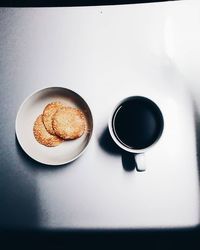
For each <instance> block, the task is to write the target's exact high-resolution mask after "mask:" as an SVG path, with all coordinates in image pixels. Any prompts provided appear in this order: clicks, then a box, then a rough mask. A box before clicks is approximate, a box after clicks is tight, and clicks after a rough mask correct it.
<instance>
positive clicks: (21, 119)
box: [15, 87, 93, 165]
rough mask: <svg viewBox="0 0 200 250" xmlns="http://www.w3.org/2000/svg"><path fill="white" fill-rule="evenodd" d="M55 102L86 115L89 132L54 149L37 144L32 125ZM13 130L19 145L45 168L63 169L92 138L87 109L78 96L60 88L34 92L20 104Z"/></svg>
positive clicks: (91, 121) (89, 113)
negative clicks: (58, 167)
mask: <svg viewBox="0 0 200 250" xmlns="http://www.w3.org/2000/svg"><path fill="white" fill-rule="evenodd" d="M54 101H60V102H62V103H63V104H65V105H66V106H71V107H76V108H78V109H80V110H81V111H82V112H83V113H84V114H85V117H86V121H87V126H88V131H85V133H84V134H83V135H82V136H81V137H80V138H78V139H76V140H70V141H64V142H63V143H61V144H60V145H58V146H57V147H46V146H43V145H41V144H40V143H38V142H37V141H36V139H35V137H34V135H33V125H34V122H35V120H36V118H37V117H38V116H39V115H40V114H42V113H43V110H44V108H45V106H46V105H47V104H48V103H51V102H54ZM15 130H16V136H17V139H18V141H19V144H20V145H21V147H22V149H23V150H24V151H25V152H26V153H27V154H28V155H29V156H30V157H31V158H33V159H34V160H36V161H38V162H40V163H43V164H47V165H62V164H66V163H69V162H71V161H73V160H75V159H76V158H78V157H79V156H80V155H81V154H82V153H83V152H84V150H85V149H86V147H87V145H88V143H89V141H90V138H91V135H92V130H93V119H92V114H91V111H90V108H89V106H88V105H87V103H86V102H85V101H84V99H83V98H82V97H81V96H80V95H78V94H77V93H75V92H74V91H72V90H70V89H66V88H63V87H49V88H45V89H41V90H38V91H36V92H34V93H33V94H32V95H30V96H29V97H27V98H26V99H25V101H24V102H23V103H22V104H21V106H20V108H19V111H18V113H17V117H16V123H15Z"/></svg>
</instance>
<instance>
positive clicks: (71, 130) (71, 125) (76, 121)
mask: <svg viewBox="0 0 200 250" xmlns="http://www.w3.org/2000/svg"><path fill="white" fill-rule="evenodd" d="M52 120H53V122H52V126H53V129H54V131H55V134H56V135H58V136H59V137H61V138H63V139H65V140H72V139H76V138H79V137H81V136H82V135H83V133H84V131H85V128H86V122H85V116H84V114H83V113H82V112H81V111H80V110H79V109H76V108H72V107H62V108H59V109H58V110H57V111H56V113H55V114H54V116H53V119H52Z"/></svg>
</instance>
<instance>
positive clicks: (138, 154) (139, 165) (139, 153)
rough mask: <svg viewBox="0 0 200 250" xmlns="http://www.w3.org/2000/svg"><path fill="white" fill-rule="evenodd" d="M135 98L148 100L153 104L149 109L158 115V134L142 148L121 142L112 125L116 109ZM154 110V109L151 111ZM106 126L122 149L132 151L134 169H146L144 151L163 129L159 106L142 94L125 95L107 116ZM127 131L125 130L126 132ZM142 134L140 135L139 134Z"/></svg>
mask: <svg viewBox="0 0 200 250" xmlns="http://www.w3.org/2000/svg"><path fill="white" fill-rule="evenodd" d="M135 98H138V99H140V100H143V101H144V102H148V103H150V105H153V106H152V107H151V110H153V109H154V110H155V112H157V114H156V116H157V115H159V118H158V119H159V123H160V124H159V129H160V132H159V133H158V135H157V136H156V137H155V140H154V141H152V143H151V144H150V145H148V146H147V147H144V148H140V149H137V148H132V147H129V146H127V145H126V144H125V143H123V142H122V141H121V140H120V139H119V138H117V135H116V131H115V125H114V120H115V116H116V113H117V112H118V110H120V108H121V107H122V105H123V104H124V103H127V101H129V100H132V99H135ZM138 110H139V111H137V112H138V113H139V112H140V108H139V106H138ZM152 112H154V111H152ZM108 128H109V132H110V134H111V137H112V139H113V140H114V142H115V143H116V144H117V145H118V146H119V147H120V148H122V149H123V150H125V151H127V152H130V153H133V154H134V156H135V162H136V169H137V171H145V170H146V166H145V161H144V153H145V152H146V151H147V150H149V149H150V148H151V147H152V146H154V145H155V144H156V143H157V142H158V140H159V139H160V137H161V135H162V132H163V129H164V119H163V115H162V112H161V111H160V109H159V107H158V106H157V105H156V103H155V102H153V101H152V100H150V99H149V98H147V97H144V96H130V97H127V98H125V99H123V100H122V101H120V102H119V103H118V104H117V105H116V106H115V108H114V110H113V112H112V113H111V115H110V118H109V122H108ZM128 132H129V131H127V133H128ZM141 132H142V131H141ZM141 136H142V135H141Z"/></svg>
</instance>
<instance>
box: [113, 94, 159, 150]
mask: <svg viewBox="0 0 200 250" xmlns="http://www.w3.org/2000/svg"><path fill="white" fill-rule="evenodd" d="M112 126H113V130H114V133H115V136H116V137H117V139H118V140H119V141H120V142H121V143H122V144H124V145H125V146H126V147H129V148H132V149H143V148H147V147H149V146H150V145H152V144H153V143H154V142H155V141H156V140H157V139H158V138H159V137H160V135H161V133H162V130H163V117H162V114H161V111H160V109H159V108H158V106H157V105H156V104H155V103H154V102H152V101H151V100H149V99H147V98H145V97H131V98H129V99H128V100H127V101H125V102H124V103H122V104H121V105H120V106H119V107H118V108H117V109H116V111H115V113H114V116H113V120H112Z"/></svg>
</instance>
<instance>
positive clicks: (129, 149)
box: [108, 95, 164, 154]
mask: <svg viewBox="0 0 200 250" xmlns="http://www.w3.org/2000/svg"><path fill="white" fill-rule="evenodd" d="M133 97H140V98H144V99H147V100H149V101H151V102H153V103H154V104H155V105H156V107H157V108H158V110H159V111H160V113H161V116H162V121H163V122H162V123H163V126H162V131H161V132H160V134H159V136H158V137H157V139H156V140H155V141H154V142H153V143H152V144H151V145H149V146H148V147H146V148H142V149H133V148H128V147H126V146H125V145H124V144H122V143H121V142H120V141H119V140H118V139H117V137H116V135H115V133H114V131H113V126H112V121H113V116H114V114H115V112H116V110H117V109H118V108H119V106H120V105H121V104H122V103H124V102H125V101H127V100H129V99H131V98H133ZM108 129H109V132H110V135H111V137H112V139H113V140H114V142H115V143H116V144H117V145H118V146H119V147H120V148H122V149H123V150H125V151H127V152H130V153H136V154H139V153H144V152H146V151H147V150H148V149H149V148H151V147H153V146H154V145H155V144H156V143H157V142H158V141H159V139H160V138H161V135H162V133H163V130H164V117H163V114H162V112H161V110H160V108H159V107H158V105H157V104H156V103H155V102H154V101H153V100H151V99H150V98H148V97H146V96H140V95H135V96H134V95H133V96H129V97H126V98H124V99H122V100H121V101H119V102H118V103H117V105H115V107H114V109H113V110H112V113H111V115H110V117H109V121H108Z"/></svg>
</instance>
